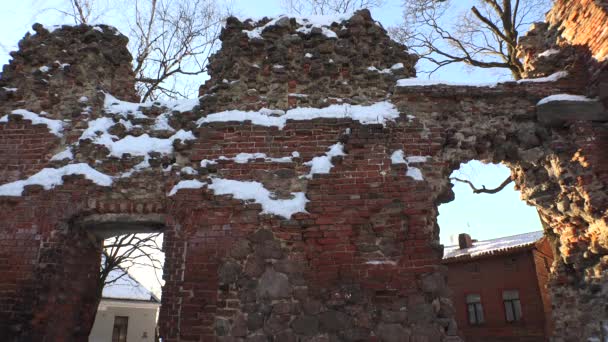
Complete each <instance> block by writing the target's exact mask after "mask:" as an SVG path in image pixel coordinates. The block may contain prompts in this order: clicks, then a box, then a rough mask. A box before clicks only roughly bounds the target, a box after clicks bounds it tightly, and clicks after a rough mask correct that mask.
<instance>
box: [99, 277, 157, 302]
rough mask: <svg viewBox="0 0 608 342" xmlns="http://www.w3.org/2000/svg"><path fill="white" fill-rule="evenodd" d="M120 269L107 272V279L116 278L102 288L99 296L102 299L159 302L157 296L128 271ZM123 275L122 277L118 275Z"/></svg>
mask: <svg viewBox="0 0 608 342" xmlns="http://www.w3.org/2000/svg"><path fill="white" fill-rule="evenodd" d="M123 273H124V271H123V270H122V269H114V270H112V271H111V272H110V274H108V278H107V281H111V280H114V279H117V278H118V279H117V280H116V281H115V282H113V283H111V284H107V285H106V286H105V287H104V288H103V292H102V295H101V297H102V298H103V299H126V300H139V301H150V302H157V303H158V302H160V300H159V299H158V297H156V296H155V295H154V293H152V291H150V290H148V289H147V288H146V287H145V286H144V285H142V284H141V283H140V282H138V281H137V280H135V279H134V278H133V277H131V275H130V274H129V273H126V274H124V275H123ZM121 275H123V276H122V277H120V276H121ZM119 277H120V278H119Z"/></svg>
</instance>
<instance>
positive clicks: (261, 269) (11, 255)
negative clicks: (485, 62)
mask: <svg viewBox="0 0 608 342" xmlns="http://www.w3.org/2000/svg"><path fill="white" fill-rule="evenodd" d="M34 28H35V31H36V34H35V35H33V36H26V37H25V38H24V40H23V41H22V42H21V43H20V47H21V50H20V52H18V53H16V54H15V56H14V59H13V60H12V61H11V64H10V65H8V66H5V68H4V71H3V74H2V78H0V89H3V90H2V93H0V95H1V96H3V97H2V98H3V99H4V101H2V102H1V104H0V109H1V110H2V113H0V114H1V115H4V114H6V116H0V132H1V133H0V145H1V146H2V149H1V151H2V152H1V153H0V168H1V167H4V169H0V194H2V196H0V212H2V213H3V214H4V216H3V217H2V219H0V232H2V233H0V234H1V235H0V244H1V245H2V246H3V248H2V249H1V250H0V268H1V269H0V270H1V271H3V277H2V278H0V336H7V338H8V340H9V341H13V340H14V341H25V340H43V339H46V340H53V341H63V340H82V341H84V340H86V336H85V335H86V333H85V331H86V329H87V328H86V327H88V325H89V324H90V323H91V322H90V321H91V319H92V316H91V314H90V312H94V310H95V308H94V305H93V299H92V298H91V297H90V295H91V294H92V293H94V292H93V291H94V290H95V286H96V285H95V282H94V280H95V279H96V271H97V269H98V267H99V241H98V238H96V237H95V235H94V233H95V231H94V229H93V228H92V227H94V226H95V225H94V224H90V223H91V221H94V220H95V218H96V217H100V218H104V220H105V221H104V222H106V223H107V222H108V220H110V221H111V220H115V221H116V222H126V223H127V224H128V222H129V221H130V220H132V221H137V220H140V221H142V222H145V221H146V220H147V219H146V218H147V217H148V218H150V219H149V221H150V222H152V221H154V220H153V219H151V218H152V217H153V218H155V219H158V217H161V216H162V218H163V220H164V226H165V228H164V229H165V230H164V231H165V239H164V246H163V249H164V251H165V257H166V263H165V267H164V278H165V281H166V284H165V286H164V287H163V297H162V307H161V313H160V323H159V324H160V332H161V336H162V337H163V340H164V341H362V340H363V341H366V340H369V341H407V342H410V341H411V342H422V341H429V342H430V341H458V340H459V338H458V337H457V336H456V332H457V327H456V323H455V320H454V318H453V316H454V312H453V308H452V304H451V302H450V300H449V299H448V298H449V290H448V288H447V286H446V270H445V268H443V267H442V266H441V265H440V260H441V257H442V254H443V251H442V246H441V245H440V244H439V241H438V232H439V230H438V229H439V227H438V226H437V221H436V217H437V205H438V204H440V203H444V202H447V201H450V200H451V199H453V194H452V193H451V185H450V183H449V181H448V175H449V174H450V172H451V171H452V170H453V169H455V168H457V167H458V165H459V163H461V162H466V161H468V160H471V159H480V160H486V161H493V162H504V163H505V164H507V165H508V166H509V167H511V169H512V175H513V178H514V179H515V182H516V184H517V186H518V187H519V189H520V190H521V191H522V198H523V199H524V200H526V201H527V202H528V203H529V204H532V205H535V206H537V208H538V209H539V211H540V213H541V215H542V217H543V218H544V220H545V222H546V224H547V227H546V230H547V234H549V236H551V237H552V239H553V243H554V245H555V246H556V248H557V250H558V251H559V257H558V258H557V259H558V261H557V262H556V265H555V267H554V273H555V279H556V280H555V285H556V286H558V287H557V288H556V289H555V290H553V293H554V297H555V299H554V300H555V303H556V306H557V308H556V310H554V312H560V307H563V308H565V307H567V308H568V309H569V310H570V311H571V313H572V314H570V315H563V316H562V317H561V319H560V320H559V321H557V322H556V332H557V335H556V339H557V340H560V338H561V340H564V341H578V340H579V338H580V337H581V336H583V337H584V338H596V337H598V336H601V335H600V334H601V324H602V322H603V321H604V320H606V317H608V314H607V313H606V312H605V311H604V310H603V309H602V308H603V307H604V306H601V307H600V306H599V304H600V303H602V301H603V298H604V296H605V294H604V291H605V285H604V284H605V283H606V282H605V274H606V271H605V259H606V256H605V255H606V248H607V247H608V243H607V242H606V241H608V240H606V235H605V234H606V231H607V229H606V226H605V224H606V191H605V190H606V182H607V179H606V170H607V167H608V164H607V163H606V155H605V151H604V150H603V146H604V145H603V144H605V141H606V139H607V137H608V134H606V132H607V130H606V121H608V120H607V119H606V111H605V110H604V107H603V105H602V103H601V102H599V101H594V100H591V99H587V100H585V101H563V100H559V101H554V102H553V103H551V102H549V103H548V104H544V105H537V104H538V103H539V101H540V100H541V99H544V98H546V97H547V96H549V95H553V94H560V93H569V94H573V95H581V96H582V95H584V94H586V92H587V94H589V95H591V94H593V93H592V89H591V86H589V85H587V84H586V82H585V79H587V78H586V77H585V76H583V75H581V73H583V72H587V71H585V70H584V68H582V66H581V64H580V63H578V62H577V61H579V59H577V58H573V59H572V63H565V64H564V65H563V68H561V69H563V70H561V71H562V72H561V73H559V74H554V73H553V70H552V71H551V72H547V73H548V74H553V76H552V77H549V78H545V79H542V78H541V79H536V80H534V81H524V82H507V83H502V84H498V85H496V86H493V87H487V86H485V87H481V86H446V85H442V84H435V85H426V86H421V85H418V84H417V83H416V82H413V83H409V82H410V81H412V80H411V78H412V77H414V76H415V73H414V63H415V61H416V58H415V57H414V56H411V55H409V54H408V53H407V52H406V50H405V47H403V46H400V45H399V44H397V43H395V42H392V41H390V40H389V39H388V37H387V36H386V32H385V31H384V29H382V27H380V26H379V25H378V24H377V23H376V22H374V21H373V19H372V18H371V17H370V15H369V12H367V11H360V12H357V13H356V14H355V15H354V16H353V17H351V18H337V19H334V20H330V21H325V22H318V21H305V20H304V19H301V18H287V17H282V18H277V19H273V20H270V19H263V20H261V21H259V22H253V21H250V20H247V21H244V22H242V21H239V20H237V19H234V18H231V19H229V20H228V21H227V26H226V27H225V29H224V31H223V32H222V36H221V38H222V41H223V47H222V49H221V50H220V51H219V52H218V53H217V54H216V56H215V57H214V58H213V59H212V64H211V66H210V77H211V78H210V80H209V81H208V82H207V83H205V85H203V86H201V88H200V98H199V99H198V100H195V101H183V102H180V103H169V102H157V103H145V104H138V103H133V102H126V101H133V99H134V92H133V89H134V87H133V77H132V74H131V72H130V71H129V70H130V64H129V61H130V56H129V54H128V52H127V51H126V49H125V47H124V46H125V43H126V40H125V39H124V37H123V36H122V35H120V34H118V33H117V32H116V31H115V30H114V29H112V28H110V27H107V26H96V27H89V26H79V27H73V28H72V27H63V28H57V29H55V30H54V31H52V32H51V31H49V30H48V29H46V28H43V27H41V26H35V27H34ZM51 42H52V44H51ZM64 51H65V52H64ZM68 58H71V59H69V60H68ZM55 61H58V62H55ZM66 63H67V64H70V65H69V66H65V65H64V64H66ZM564 70H565V71H566V72H563V71H564ZM542 76H545V75H544V74H543V75H542ZM403 78H410V80H407V81H405V82H398V81H397V80H398V79H403ZM55 94H56V95H55ZM556 104H557V109H556ZM159 215H161V216H159ZM117 217H120V219H118V218H117ZM93 223H94V222H93ZM448 281H449V280H448ZM91 310H93V311H91ZM57 312H61V315H57V314H56V313H57ZM586 312H592V313H593V316H590V315H589V317H587V316H585V315H586ZM583 316H584V317H583ZM566 327H576V329H575V331H573V332H569V331H568V328H566ZM574 333H575V334H576V335H574ZM43 336H44V337H43Z"/></svg>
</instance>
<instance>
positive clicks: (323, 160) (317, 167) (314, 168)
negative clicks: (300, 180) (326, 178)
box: [304, 143, 346, 179]
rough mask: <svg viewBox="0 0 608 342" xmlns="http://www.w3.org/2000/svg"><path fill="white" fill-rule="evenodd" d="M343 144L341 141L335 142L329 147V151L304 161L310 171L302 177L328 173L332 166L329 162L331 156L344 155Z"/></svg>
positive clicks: (309, 177) (310, 177)
mask: <svg viewBox="0 0 608 342" xmlns="http://www.w3.org/2000/svg"><path fill="white" fill-rule="evenodd" d="M345 155H346V153H344V145H342V143H335V144H333V145H331V146H330V147H329V151H327V152H326V153H325V155H324V156H320V157H314V158H312V160H311V161H309V162H306V163H304V165H306V166H310V172H309V173H308V175H306V176H304V178H308V179H312V177H313V175H315V174H328V173H329V172H330V171H331V169H332V168H333V167H334V164H332V162H331V158H333V157H337V156H345Z"/></svg>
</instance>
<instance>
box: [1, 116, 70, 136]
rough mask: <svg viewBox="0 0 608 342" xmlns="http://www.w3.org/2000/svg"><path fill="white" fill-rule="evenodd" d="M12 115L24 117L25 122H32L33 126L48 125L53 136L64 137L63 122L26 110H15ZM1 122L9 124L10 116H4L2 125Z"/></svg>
mask: <svg viewBox="0 0 608 342" xmlns="http://www.w3.org/2000/svg"><path fill="white" fill-rule="evenodd" d="M11 114H13V115H19V116H21V117H23V119H24V120H29V121H31V122H32V124H33V125H46V127H48V129H49V132H51V133H52V134H55V135H56V136H58V137H62V136H63V133H62V132H63V126H64V122H63V121H61V120H53V119H47V118H45V117H42V116H40V115H38V114H36V113H32V112H30V111H28V110H25V109H15V110H13V111H12V112H11ZM1 122H8V115H4V116H3V117H1V118H0V123H1Z"/></svg>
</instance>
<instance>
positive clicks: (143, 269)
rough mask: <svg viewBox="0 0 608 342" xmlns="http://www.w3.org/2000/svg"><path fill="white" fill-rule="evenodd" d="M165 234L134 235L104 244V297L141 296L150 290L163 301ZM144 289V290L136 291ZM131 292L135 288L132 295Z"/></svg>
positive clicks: (114, 239)
mask: <svg viewBox="0 0 608 342" xmlns="http://www.w3.org/2000/svg"><path fill="white" fill-rule="evenodd" d="M162 240H163V233H162V232H155V233H131V234H123V235H117V236H113V237H110V238H108V239H105V240H104V247H103V253H102V260H101V278H102V279H101V281H102V282H103V286H104V290H103V292H104V296H106V295H113V294H114V292H119V294H118V295H121V296H123V295H128V293H131V294H132V295H133V296H136V297H137V296H142V294H138V292H141V290H144V289H145V290H148V291H150V292H151V293H152V294H154V296H155V297H156V298H160V292H161V288H162V285H163V281H162V270H163V264H164V253H163V251H162ZM140 286H143V289H137V288H138V287H140ZM129 288H132V289H131V291H130V289H129Z"/></svg>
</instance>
